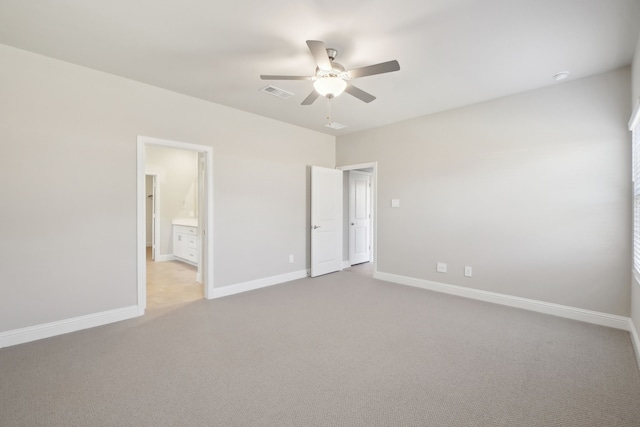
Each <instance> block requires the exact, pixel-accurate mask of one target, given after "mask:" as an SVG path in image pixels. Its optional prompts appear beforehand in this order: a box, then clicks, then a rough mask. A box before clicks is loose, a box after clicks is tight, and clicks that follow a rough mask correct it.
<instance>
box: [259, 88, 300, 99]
mask: <svg viewBox="0 0 640 427" xmlns="http://www.w3.org/2000/svg"><path fill="white" fill-rule="evenodd" d="M260 90H261V91H262V92H266V93H268V94H269V95H273V96H277V97H278V98H282V99H287V98H291V97H292V96H293V95H294V94H293V93H291V92H287V91H286V90H284V89H280V88H279V87H275V86H271V85H269V86H266V87H263V88H262V89H260Z"/></svg>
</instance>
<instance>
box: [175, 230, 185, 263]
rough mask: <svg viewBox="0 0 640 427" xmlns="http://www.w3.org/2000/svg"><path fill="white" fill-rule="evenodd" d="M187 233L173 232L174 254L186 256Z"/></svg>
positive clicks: (181, 256)
mask: <svg viewBox="0 0 640 427" xmlns="http://www.w3.org/2000/svg"><path fill="white" fill-rule="evenodd" d="M187 244H188V243H187V235H185V234H183V233H173V255H174V256H177V257H180V258H185V257H186V252H187Z"/></svg>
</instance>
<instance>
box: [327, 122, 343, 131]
mask: <svg viewBox="0 0 640 427" xmlns="http://www.w3.org/2000/svg"><path fill="white" fill-rule="evenodd" d="M325 126H326V127H328V128H331V129H335V130H340V129H344V128H346V127H347V125H343V124H341V123H338V122H331V123H327V124H326V125H325Z"/></svg>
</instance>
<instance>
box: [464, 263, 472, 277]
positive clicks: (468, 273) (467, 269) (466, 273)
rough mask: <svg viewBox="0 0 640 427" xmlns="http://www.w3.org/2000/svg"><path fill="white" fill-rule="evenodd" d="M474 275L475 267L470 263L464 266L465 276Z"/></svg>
mask: <svg viewBox="0 0 640 427" xmlns="http://www.w3.org/2000/svg"><path fill="white" fill-rule="evenodd" d="M472 275H473V269H472V268H471V267H469V266H468V265H467V266H465V267H464V276H465V277H471V276H472Z"/></svg>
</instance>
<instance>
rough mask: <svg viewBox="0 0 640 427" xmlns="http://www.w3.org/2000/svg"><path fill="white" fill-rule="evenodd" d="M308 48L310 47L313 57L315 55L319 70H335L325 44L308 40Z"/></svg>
mask: <svg viewBox="0 0 640 427" xmlns="http://www.w3.org/2000/svg"><path fill="white" fill-rule="evenodd" d="M307 46H309V50H310V51H311V55H313V59H315V60H316V64H318V68H320V69H321V70H325V71H328V70H331V69H332V68H333V66H332V65H331V60H330V59H329V55H327V48H326V47H325V45H324V43H323V42H321V41H318V40H307Z"/></svg>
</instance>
